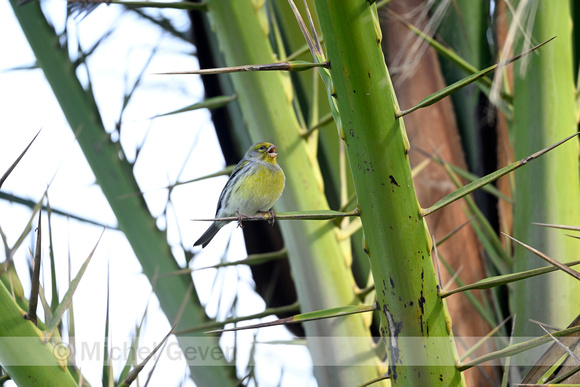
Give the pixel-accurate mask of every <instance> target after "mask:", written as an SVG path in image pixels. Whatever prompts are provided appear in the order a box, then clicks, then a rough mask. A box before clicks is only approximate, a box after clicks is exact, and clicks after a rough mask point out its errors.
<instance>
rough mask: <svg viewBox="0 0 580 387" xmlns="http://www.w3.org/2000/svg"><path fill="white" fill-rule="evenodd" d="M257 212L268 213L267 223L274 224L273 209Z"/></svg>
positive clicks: (274, 214)
mask: <svg viewBox="0 0 580 387" xmlns="http://www.w3.org/2000/svg"><path fill="white" fill-rule="evenodd" d="M258 213H260V214H268V224H269V225H270V226H274V223H276V213H275V212H274V211H272V210H270V211H258Z"/></svg>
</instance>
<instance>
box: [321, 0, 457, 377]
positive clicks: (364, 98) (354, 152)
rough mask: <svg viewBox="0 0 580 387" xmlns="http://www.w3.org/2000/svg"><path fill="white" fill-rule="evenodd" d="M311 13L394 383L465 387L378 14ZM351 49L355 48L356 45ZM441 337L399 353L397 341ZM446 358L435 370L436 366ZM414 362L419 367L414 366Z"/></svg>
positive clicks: (363, 7)
mask: <svg viewBox="0 0 580 387" xmlns="http://www.w3.org/2000/svg"><path fill="white" fill-rule="evenodd" d="M315 4H316V10H317V14H318V18H319V22H320V26H321V29H322V33H323V35H324V38H325V40H324V41H325V44H326V49H327V52H328V56H329V58H328V59H329V60H330V62H331V65H332V66H331V78H332V86H333V88H330V90H329V94H330V98H332V99H333V100H331V103H333V102H336V104H337V106H338V111H339V114H340V117H336V116H335V120H340V121H341V123H342V130H343V132H342V133H340V135H341V137H342V138H343V140H344V141H345V143H346V152H347V154H348V160H349V163H350V169H351V173H352V175H353V179H354V184H355V187H356V193H357V197H358V203H359V206H360V213H361V221H362V224H363V230H364V236H365V240H366V249H367V251H368V254H369V257H370V262H371V269H372V274H373V278H374V282H375V285H376V294H377V301H378V303H379V313H380V318H381V327H382V328H381V335H382V336H383V337H384V342H385V343H386V346H387V349H388V354H389V366H390V368H389V369H390V374H391V383H392V384H393V385H395V386H397V385H408V386H419V385H421V386H429V385H442V384H443V385H462V384H463V383H464V380H463V376H462V375H461V374H460V373H459V372H458V370H457V369H456V368H455V367H454V366H453V364H455V362H456V359H457V353H456V350H455V346H454V342H453V341H454V340H453V338H452V336H451V331H450V325H449V324H450V321H449V315H448V313H447V311H446V307H445V303H444V302H443V300H442V299H441V298H439V296H438V294H437V290H438V284H437V279H436V276H435V271H434V268H433V264H432V261H431V253H430V252H431V247H432V246H431V237H430V235H429V232H428V231H427V227H426V224H425V222H424V219H422V218H421V216H420V213H419V204H418V202H417V197H416V194H415V190H414V186H413V181H412V176H411V168H410V165H409V160H408V151H409V143H408V140H407V138H406V133H405V128H404V123H403V121H402V119H399V120H396V119H395V109H398V106H397V102H396V99H395V96H394V92H393V88H392V84H391V82H390V77H389V74H388V71H387V68H386V66H385V63H384V57H383V53H382V51H381V48H380V40H381V36H380V28H378V16H377V14H376V8H375V6H374V5H371V4H370V3H369V2H363V1H348V2H345V1H341V0H317V1H315ZM352 42H356V44H353V43H352ZM433 336H435V337H448V338H449V340H442V341H444V342H445V343H446V344H445V345H434V344H433V343H429V340H425V341H424V343H423V344H424V346H421V348H411V346H406V345H400V344H399V343H400V341H399V339H400V338H403V337H414V338H421V337H424V338H426V337H433ZM442 359H444V361H443V364H448V365H447V366H445V365H443V366H441V365H440V364H441V363H440V361H441V360H442ZM437 363H439V364H437ZM419 364H420V366H419Z"/></svg>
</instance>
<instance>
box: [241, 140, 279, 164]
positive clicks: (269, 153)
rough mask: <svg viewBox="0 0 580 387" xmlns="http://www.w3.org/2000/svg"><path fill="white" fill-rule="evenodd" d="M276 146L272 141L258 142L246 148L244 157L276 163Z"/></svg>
mask: <svg viewBox="0 0 580 387" xmlns="http://www.w3.org/2000/svg"><path fill="white" fill-rule="evenodd" d="M276 148H278V146H277V145H274V144H272V143H269V142H258V143H256V144H254V145H252V146H251V147H250V149H248V151H247V152H246V158H248V159H254V160H260V161H263V162H266V163H272V164H276V163H277V159H278V153H276Z"/></svg>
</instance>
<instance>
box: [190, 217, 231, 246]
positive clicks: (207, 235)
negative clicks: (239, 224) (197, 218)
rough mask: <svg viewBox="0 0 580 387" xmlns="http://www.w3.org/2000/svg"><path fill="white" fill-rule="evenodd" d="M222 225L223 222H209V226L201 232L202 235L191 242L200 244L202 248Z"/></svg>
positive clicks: (195, 244)
mask: <svg viewBox="0 0 580 387" xmlns="http://www.w3.org/2000/svg"><path fill="white" fill-rule="evenodd" d="M223 226H224V223H223V222H219V223H218V222H213V223H212V224H211V226H209V228H208V229H207V230H206V232H204V233H203V235H202V236H200V237H199V239H198V240H197V242H195V243H194V244H193V246H199V245H201V247H202V248H204V247H205V246H207V244H208V243H209V242H211V240H212V239H213V237H214V236H215V234H217V233H218V231H219V230H220V229H221V228H222V227H223Z"/></svg>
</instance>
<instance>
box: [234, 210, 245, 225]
mask: <svg viewBox="0 0 580 387" xmlns="http://www.w3.org/2000/svg"><path fill="white" fill-rule="evenodd" d="M236 214H237V215H238V227H239V228H244V225H243V224H242V221H243V220H244V219H246V218H247V217H248V216H247V215H244V214H240V212H239V211H236Z"/></svg>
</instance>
